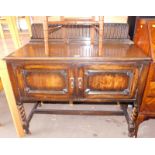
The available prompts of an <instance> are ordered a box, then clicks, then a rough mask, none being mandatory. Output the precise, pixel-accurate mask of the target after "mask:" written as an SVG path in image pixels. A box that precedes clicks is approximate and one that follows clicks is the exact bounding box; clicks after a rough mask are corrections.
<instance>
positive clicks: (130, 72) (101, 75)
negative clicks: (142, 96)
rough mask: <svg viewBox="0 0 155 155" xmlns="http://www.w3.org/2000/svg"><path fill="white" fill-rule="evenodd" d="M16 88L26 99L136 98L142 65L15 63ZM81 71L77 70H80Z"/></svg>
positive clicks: (20, 97) (13, 67) (20, 95)
mask: <svg viewBox="0 0 155 155" xmlns="http://www.w3.org/2000/svg"><path fill="white" fill-rule="evenodd" d="M8 66H9V67H10V69H11V68H12V69H11V71H10V74H12V72H13V74H14V75H15V76H14V77H13V76H12V81H14V83H13V84H15V83H16V86H18V87H15V86H14V88H15V89H16V92H18V95H17V96H18V98H19V100H22V101H29V100H40V101H51V100H59V101H61V100H67V101H69V100H75V101H76V100H77V99H80V100H82V99H84V100H86V99H88V100H89V99H92V100H93V99H111V98H113V99H132V98H135V91H136V89H137V85H138V76H139V74H140V72H139V68H140V65H137V64H132V63H131V64H125V65H122V64H118V63H113V64H108V63H101V64H98V62H96V63H95V64H85V63H83V64H82V63H81V64H79V63H77V64H74V63H67V64H60V63H53V64H52V63H50V62H49V63H44V62H43V61H39V63H35V64H32V63H29V62H24V63H15V62H14V63H13V64H10V65H8ZM76 71H77V73H76ZM19 92H20V93H19Z"/></svg>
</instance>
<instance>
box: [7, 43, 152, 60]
mask: <svg viewBox="0 0 155 155" xmlns="http://www.w3.org/2000/svg"><path fill="white" fill-rule="evenodd" d="M5 59H6V60H90V61H111V60H119V61H132V60H137V61H138V60H150V59H151V58H150V57H149V56H146V55H145V54H144V52H143V51H142V50H141V49H140V48H139V47H137V46H136V45H134V44H127V43H121V42H115V41H114V42H105V43H103V46H102V48H101V49H99V47H98V45H90V44H77V43H76V44H75V43H72V44H71V43H70V44H62V43H55V44H54V43H52V44H50V46H49V54H48V55H46V53H45V49H44V44H43V43H28V44H26V45H24V46H23V47H21V48H20V49H17V50H16V51H15V52H13V53H11V54H10V55H9V56H7V57H6V58H5Z"/></svg>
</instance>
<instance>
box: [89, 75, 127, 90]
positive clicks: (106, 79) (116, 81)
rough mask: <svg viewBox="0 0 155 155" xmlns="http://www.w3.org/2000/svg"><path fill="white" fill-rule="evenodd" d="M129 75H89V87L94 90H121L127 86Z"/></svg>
mask: <svg viewBox="0 0 155 155" xmlns="http://www.w3.org/2000/svg"><path fill="white" fill-rule="evenodd" d="M128 81H129V77H128V76H127V75H126V74H120V73H103V74H102V72H100V74H94V75H90V76H89V78H88V84H89V88H90V89H93V90H95V91H103V90H104V91H123V90H124V89H127V88H128Z"/></svg>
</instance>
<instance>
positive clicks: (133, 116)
mask: <svg viewBox="0 0 155 155" xmlns="http://www.w3.org/2000/svg"><path fill="white" fill-rule="evenodd" d="M137 116H138V108H137V106H134V107H133V110H132V114H131V118H130V121H129V128H128V130H129V137H134V136H135V137H136V135H135V127H136V124H135V123H136V120H137Z"/></svg>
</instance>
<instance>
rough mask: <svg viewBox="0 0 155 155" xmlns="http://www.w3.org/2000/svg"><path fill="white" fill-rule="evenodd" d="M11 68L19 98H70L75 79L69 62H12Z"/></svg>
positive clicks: (45, 99) (39, 99)
mask: <svg viewBox="0 0 155 155" xmlns="http://www.w3.org/2000/svg"><path fill="white" fill-rule="evenodd" d="M9 68H10V67H9ZM11 69H12V73H13V74H11V75H10V76H14V77H13V80H14V82H13V85H15V86H14V87H15V89H18V90H16V92H17V91H18V93H19V96H20V97H19V98H20V100H23V101H27V100H28V101H29V100H32V101H33V100H38V101H52V100H53V101H54V100H57V101H59V100H60V101H61V100H66V101H67V100H69V99H70V98H72V95H73V92H74V86H75V84H74V82H75V81H74V73H73V70H72V68H71V66H70V65H69V64H45V63H44V64H41V63H39V64H12V66H11ZM10 73H11V72H10Z"/></svg>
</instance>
